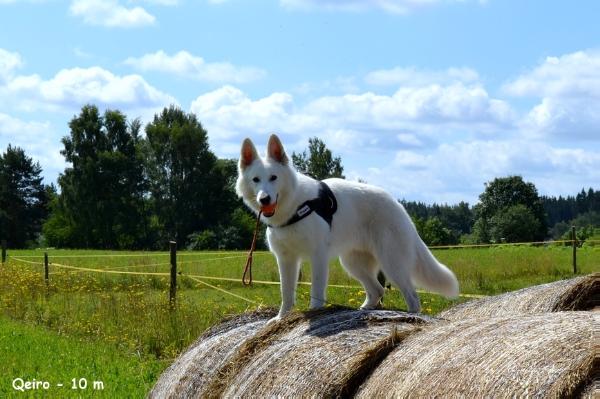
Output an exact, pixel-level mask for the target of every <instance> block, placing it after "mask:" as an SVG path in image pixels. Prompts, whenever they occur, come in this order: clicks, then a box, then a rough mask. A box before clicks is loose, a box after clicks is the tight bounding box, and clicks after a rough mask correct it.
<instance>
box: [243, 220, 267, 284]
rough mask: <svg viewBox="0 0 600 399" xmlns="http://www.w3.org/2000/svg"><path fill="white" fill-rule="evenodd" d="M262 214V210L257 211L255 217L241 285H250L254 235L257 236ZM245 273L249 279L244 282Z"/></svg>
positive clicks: (254, 244)
mask: <svg viewBox="0 0 600 399" xmlns="http://www.w3.org/2000/svg"><path fill="white" fill-rule="evenodd" d="M261 215H262V211H259V212H258V216H257V217H256V226H255V227H254V236H253V237H252V245H251V246H250V252H248V259H246V267H245V268H244V275H243V276H242V284H243V285H252V253H253V252H254V249H256V237H257V236H258V226H260V216H261ZM246 275H248V277H249V279H248V281H247V282H246Z"/></svg>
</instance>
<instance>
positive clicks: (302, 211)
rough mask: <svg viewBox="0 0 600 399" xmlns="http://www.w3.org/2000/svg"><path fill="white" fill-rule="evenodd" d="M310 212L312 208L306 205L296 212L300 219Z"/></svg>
mask: <svg viewBox="0 0 600 399" xmlns="http://www.w3.org/2000/svg"><path fill="white" fill-rule="evenodd" d="M308 212H310V206H308V205H304V206H303V207H302V208H300V209H298V211H297V212H296V214H297V215H298V216H299V217H302V216H304V215H306V214H307V213H308Z"/></svg>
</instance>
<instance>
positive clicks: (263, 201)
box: [260, 195, 271, 205]
mask: <svg viewBox="0 0 600 399" xmlns="http://www.w3.org/2000/svg"><path fill="white" fill-rule="evenodd" d="M260 203H261V204H263V205H269V204H270V203H271V196H270V195H267V196H266V197H262V198H261V199H260Z"/></svg>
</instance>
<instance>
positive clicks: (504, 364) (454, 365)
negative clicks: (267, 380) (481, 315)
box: [291, 312, 600, 398]
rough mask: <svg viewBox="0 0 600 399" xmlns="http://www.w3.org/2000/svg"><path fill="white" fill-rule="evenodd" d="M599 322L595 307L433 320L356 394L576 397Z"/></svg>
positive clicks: (587, 375) (586, 376)
mask: <svg viewBox="0 0 600 399" xmlns="http://www.w3.org/2000/svg"><path fill="white" fill-rule="evenodd" d="M599 323H600V313H598V312H556V313H543V314H536V315H519V316H512V317H502V318H486V319H469V320H461V321H453V322H441V323H435V324H432V325H429V326H426V327H424V329H423V331H422V332H421V333H419V334H414V335H411V336H409V337H408V338H406V339H405V340H404V341H403V342H402V344H401V345H400V346H399V347H398V348H396V349H395V350H394V351H393V352H392V353H391V354H390V355H389V356H388V357H387V358H386V359H385V360H384V361H383V362H382V363H381V364H380V365H379V367H378V368H377V369H376V370H375V371H374V372H373V374H372V375H371V377H370V378H369V379H368V380H367V381H366V382H365V383H364V385H363V386H362V387H361V388H360V390H359V392H358V397H359V398H382V397H395V398H404V397H438V398H446V397H473V398H474V397H502V398H505V397H540V398H564V397H572V396H576V395H578V394H579V393H581V392H582V391H583V390H585V389H586V387H587V385H588V384H589V383H590V380H591V378H592V373H593V368H594V366H593V363H594V357H595V355H596V356H597V352H595V351H596V349H597V348H594V345H597V343H598V325H599ZM594 330H595V331H594ZM596 366H597V364H596ZM291 378H293V377H291Z"/></svg>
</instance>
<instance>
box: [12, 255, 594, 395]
mask: <svg viewBox="0 0 600 399" xmlns="http://www.w3.org/2000/svg"><path fill="white" fill-rule="evenodd" d="M48 253H49V259H50V276H49V277H50V278H49V281H48V283H46V282H45V280H44V275H43V273H44V268H43V264H42V262H43V251H39V250H37V251H36V250H30V251H12V250H11V251H9V259H8V262H7V263H5V264H4V265H2V266H1V267H0V349H2V350H1V351H0V363H2V364H8V365H9V368H8V373H7V374H6V373H5V376H4V379H3V380H1V381H0V395H1V396H5V394H18V395H19V396H22V395H24V393H22V392H16V391H14V390H13V389H12V386H10V384H11V380H10V379H11V378H15V377H18V376H28V377H27V378H36V379H38V380H39V379H61V378H62V379H65V378H67V379H68V381H67V382H69V383H70V382H71V378H80V377H85V378H88V379H89V380H90V381H92V379H96V380H101V381H103V383H104V385H105V387H106V389H105V390H104V391H103V393H104V394H105V395H106V396H105V397H114V392H119V393H120V394H124V395H125V396H131V397H140V396H143V393H144V392H146V391H147V390H148V389H149V388H150V387H151V386H152V384H153V382H154V381H155V380H156V378H158V375H159V374H160V371H161V370H162V369H163V368H164V367H167V366H168V365H169V364H170V362H171V361H172V359H173V358H175V357H176V356H177V355H178V354H179V353H181V351H182V350H184V349H185V348H186V347H187V346H188V345H189V344H190V343H191V342H192V341H193V340H195V339H196V338H197V337H198V336H199V335H200V334H201V333H202V332H203V331H204V330H205V329H206V328H208V327H210V326H211V325H213V324H215V323H217V322H218V321H219V320H221V319H222V318H223V317H226V316H228V315H232V314H236V313H239V312H243V311H246V310H252V309H256V308H257V307H259V306H267V307H277V306H278V304H279V286H278V285H276V284H262V283H255V284H254V285H252V286H251V287H244V286H242V284H241V275H242V271H243V266H244V264H245V253H244V252H186V251H181V252H179V253H178V271H179V272H181V275H179V276H178V291H177V306H176V308H175V310H173V311H172V310H171V309H170V307H169V303H168V291H169V277H168V276H163V275H143V274H139V275H138V274H114V273H105V272H106V271H108V270H111V271H127V272H139V273H159V274H160V273H168V272H169V264H168V263H169V255H168V253H166V252H161V253H155V252H107V251H71V250H69V251H67V250H49V251H48ZM434 253H435V255H436V256H437V257H438V259H440V260H441V261H442V262H443V263H445V264H447V265H448V266H449V267H450V268H451V269H452V270H453V271H454V272H455V273H456V275H457V277H458V279H459V281H460V284H461V292H462V293H464V294H474V295H493V294H498V293H502V292H506V291H511V290H515V289H519V288H523V287H527V286H531V285H535V284H540V283H544V282H550V281H555V280H559V279H564V278H569V277H571V276H572V266H571V256H572V253H571V248H570V247H562V246H548V247H531V246H519V247H509V246H507V247H494V248H460V249H444V250H435V251H434ZM577 260H578V270H579V273H580V274H587V273H591V272H594V271H600V247H598V246H596V247H584V248H580V249H578V251H577ZM61 265H62V266H72V267H78V268H85V269H93V270H99V271H102V272H95V271H92V270H85V271H82V270H74V269H69V268H65V267H61ZM330 270H331V272H330V284H331V285H340V286H344V287H335V286H330V287H329V288H328V301H329V302H330V303H331V304H339V305H345V306H350V307H358V306H360V304H361V303H362V301H363V300H364V291H363V290H362V288H361V287H360V286H358V283H357V282H356V281H355V280H353V279H352V278H350V277H349V276H347V274H346V273H345V272H344V271H343V270H342V268H341V266H340V265H339V263H338V262H337V261H334V262H332V264H331V269H330ZM253 275H254V276H253V277H254V280H255V281H272V282H276V281H278V272H277V266H276V263H275V260H274V258H273V256H272V255H271V254H269V253H268V252H258V253H256V254H255V258H254V267H253ZM207 277H212V278H225V279H232V281H229V280H216V279H209V278H207ZM302 281H303V282H306V283H308V282H309V281H310V269H309V268H308V267H307V265H303V271H302ZM202 282H204V283H207V284H210V285H212V287H211V286H209V285H206V284H204V283H202ZM309 290H310V287H309V285H308V284H302V285H300V286H299V288H298V301H297V307H298V308H299V309H306V308H307V307H308V304H309V301H310V293H309ZM232 294H233V295H232ZM234 295H235V296H234ZM420 297H421V302H422V308H423V312H424V313H427V314H436V313H438V312H439V311H441V310H443V309H445V308H446V307H448V306H452V305H453V304H456V303H458V302H462V301H466V300H470V299H472V298H470V297H469V296H465V297H461V298H459V299H457V300H446V299H444V298H442V297H440V296H437V295H434V294H428V293H420ZM384 307H385V308H391V309H406V307H405V304H404V301H403V300H402V297H401V295H400V293H399V292H398V291H397V290H396V289H391V290H386V296H385V298H384ZM64 364H67V365H69V367H71V368H69V367H67V368H64V367H63V366H62V365H64ZM59 370H63V371H59ZM71 375H72V377H71ZM7 378H8V379H7ZM23 378H25V377H23ZM109 386H110V387H120V388H118V389H122V390H121V391H109V388H108V387H109ZM134 387H135V389H134ZM111 389H112V388H111ZM115 389H116V388H115ZM136 389H137V390H136ZM54 392H55V393H56V391H54ZM110 392H113V394H112V395H110ZM34 394H35V392H34ZM63 394H64V395H67V392H62V393H61V395H63ZM68 394H69V395H70V394H73V395H76V396H81V395H84V396H87V395H88V394H90V395H92V394H93V395H94V396H98V395H99V394H100V392H98V391H93V390H92V389H91V388H88V389H87V390H85V391H82V390H79V391H69V392H68ZM52 396H54V395H52ZM67 396H68V395H67Z"/></svg>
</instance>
